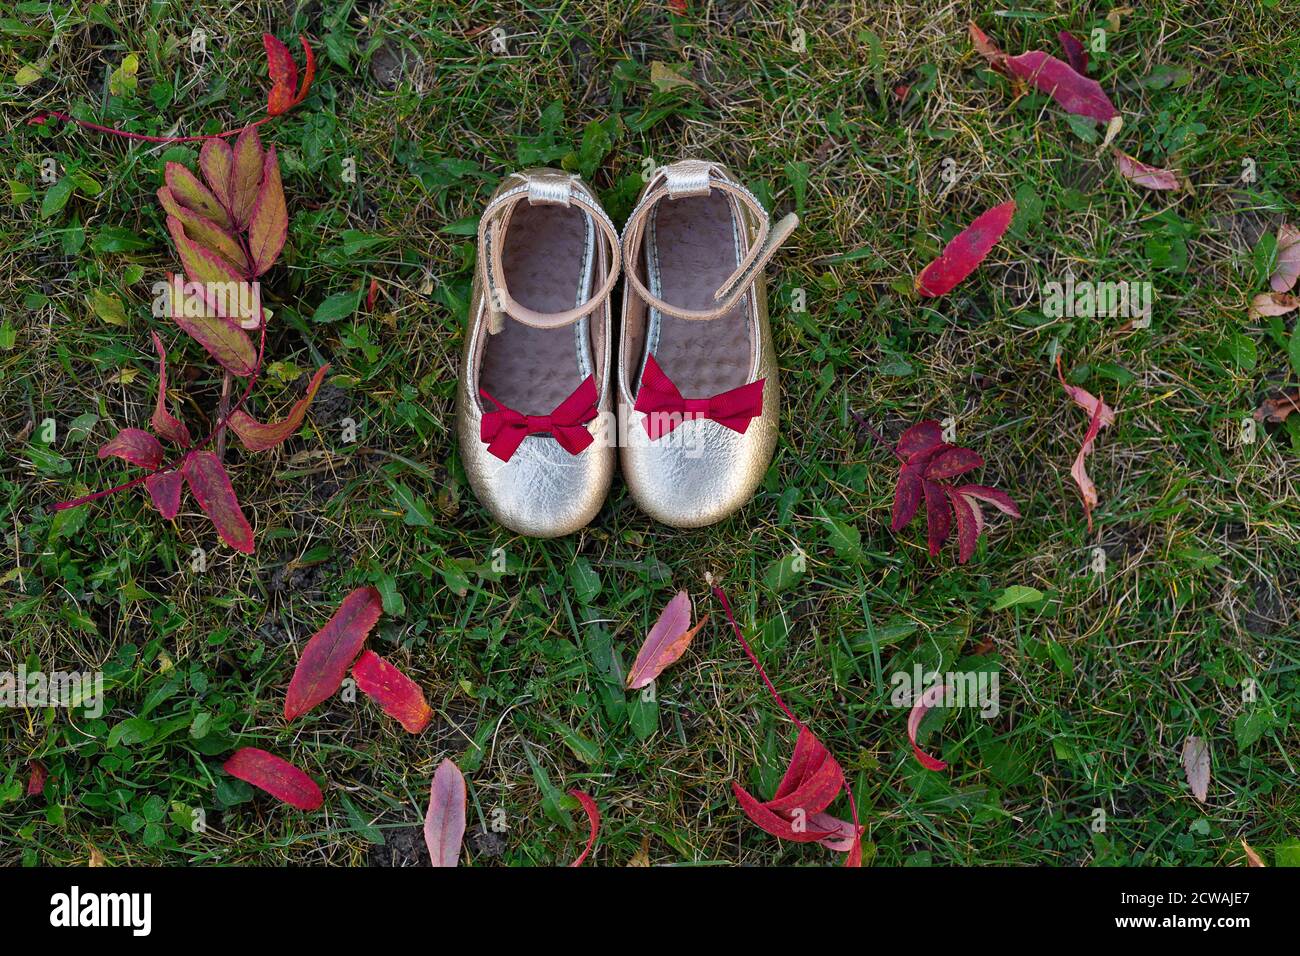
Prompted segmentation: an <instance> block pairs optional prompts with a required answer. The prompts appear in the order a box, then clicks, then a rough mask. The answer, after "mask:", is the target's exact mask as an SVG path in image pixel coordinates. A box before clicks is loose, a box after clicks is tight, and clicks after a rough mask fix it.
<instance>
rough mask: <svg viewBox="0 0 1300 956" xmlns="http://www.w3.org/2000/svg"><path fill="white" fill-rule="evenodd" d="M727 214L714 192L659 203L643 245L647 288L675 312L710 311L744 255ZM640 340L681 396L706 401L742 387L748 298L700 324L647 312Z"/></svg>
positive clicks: (747, 361)
mask: <svg viewBox="0 0 1300 956" xmlns="http://www.w3.org/2000/svg"><path fill="white" fill-rule="evenodd" d="M733 217H734V212H733V208H732V204H731V202H730V200H729V199H728V198H727V196H726V195H725V194H723V193H721V192H714V193H710V194H709V195H707V196H686V197H683V198H681V199H663V200H661V201H660V202H659V203H658V204H657V205H656V206H655V209H654V212H653V213H652V218H651V221H650V224H649V228H648V230H647V235H646V241H645V257H646V259H645V265H646V275H647V278H648V279H649V282H648V285H649V288H650V291H651V292H653V293H654V294H655V295H657V296H658V297H659V298H661V299H663V300H664V301H665V302H668V303H670V304H672V305H675V306H678V307H680V308H683V309H691V310H703V309H712V308H716V307H717V301H716V300H715V299H714V297H713V296H714V293H716V292H717V290H718V289H719V288H720V287H721V286H722V283H723V282H725V281H726V280H727V279H729V278H730V277H731V274H732V273H733V272H735V271H736V267H737V266H738V265H739V264H740V260H741V258H742V257H743V254H744V252H745V249H744V247H743V239H742V238H741V236H742V235H743V233H742V231H741V230H740V228H739V224H738V223H737V222H736V220H735V219H734V218H733ZM646 341H647V345H646V348H647V350H648V351H649V352H650V354H652V355H654V357H655V361H656V362H658V363H659V367H660V368H662V369H663V370H664V372H665V373H666V374H667V375H668V377H669V378H670V379H672V381H673V384H675V385H676V386H677V388H678V390H680V391H681V393H682V395H684V396H685V397H686V398H709V397H712V396H714V395H717V394H718V393H719V392H725V391H727V389H731V388H736V387H737V386H740V385H744V384H745V383H746V382H748V381H749V376H750V372H751V371H752V365H753V348H752V345H751V336H750V329H749V296H744V297H743V298H741V300H740V301H739V302H738V303H737V304H736V305H735V307H734V308H732V309H731V310H730V311H729V312H727V313H726V314H724V315H722V316H721V317H719V318H716V319H709V320H707V321H701V320H691V319H676V318H673V317H672V316H670V315H662V314H660V313H659V312H658V310H654V309H652V310H651V312H650V327H649V330H648V335H647V339H646ZM643 367H644V363H643Z"/></svg>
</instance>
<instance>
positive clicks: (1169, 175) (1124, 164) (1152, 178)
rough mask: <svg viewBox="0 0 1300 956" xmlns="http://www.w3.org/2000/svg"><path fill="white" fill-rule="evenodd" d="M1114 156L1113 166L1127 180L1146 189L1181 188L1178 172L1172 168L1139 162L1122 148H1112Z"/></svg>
mask: <svg viewBox="0 0 1300 956" xmlns="http://www.w3.org/2000/svg"><path fill="white" fill-rule="evenodd" d="M1112 152H1113V153H1114V156H1115V168H1116V169H1118V170H1119V174H1120V175H1121V176H1123V177H1124V178H1125V179H1127V180H1128V181H1129V182H1132V183H1135V184H1136V185H1138V186H1142V187H1144V188H1146V189H1154V190H1171V189H1172V190H1177V189H1181V188H1182V184H1181V183H1180V182H1179V181H1178V174H1177V173H1175V172H1174V171H1173V170H1172V169H1161V168H1160V167H1158V166H1148V165H1147V164H1146V163H1142V162H1139V161H1138V160H1136V159H1134V158H1133V157H1132V156H1130V155H1129V154H1128V153H1125V152H1123V151H1122V150H1119V149H1116V150H1112Z"/></svg>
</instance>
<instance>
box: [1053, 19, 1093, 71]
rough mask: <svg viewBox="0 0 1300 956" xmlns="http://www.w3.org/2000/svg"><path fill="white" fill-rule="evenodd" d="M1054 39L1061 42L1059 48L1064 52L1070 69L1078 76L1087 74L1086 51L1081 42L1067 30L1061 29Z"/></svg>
mask: <svg viewBox="0 0 1300 956" xmlns="http://www.w3.org/2000/svg"><path fill="white" fill-rule="evenodd" d="M1056 39H1057V40H1058V41H1059V42H1060V44H1061V50H1062V51H1063V52H1064V53H1065V58H1066V60H1068V61H1069V63H1070V69H1072V70H1074V72H1075V73H1078V74H1079V75H1080V76H1087V75H1088V51H1087V50H1085V49H1084V47H1083V44H1082V43H1080V42H1079V38H1078V37H1076V36H1075V35H1074V34H1073V33H1071V32H1070V31H1069V30H1062V31H1061V32H1060V33H1058V34H1057V35H1056Z"/></svg>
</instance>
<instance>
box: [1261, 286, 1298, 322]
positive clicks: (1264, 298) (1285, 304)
mask: <svg viewBox="0 0 1300 956" xmlns="http://www.w3.org/2000/svg"><path fill="white" fill-rule="evenodd" d="M1298 308H1300V296H1294V295H1292V294H1291V293H1289V292H1261V293H1260V294H1259V295H1257V296H1255V298H1253V299H1251V300H1250V317H1251V318H1252V319H1259V318H1263V317H1265V316H1274V315H1286V314H1287V313H1288V312H1294V311H1295V310H1296V309H1298Z"/></svg>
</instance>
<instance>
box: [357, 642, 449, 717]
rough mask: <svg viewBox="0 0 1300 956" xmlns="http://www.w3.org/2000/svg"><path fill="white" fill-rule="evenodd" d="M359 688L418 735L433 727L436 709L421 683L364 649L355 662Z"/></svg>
mask: <svg viewBox="0 0 1300 956" xmlns="http://www.w3.org/2000/svg"><path fill="white" fill-rule="evenodd" d="M352 676H353V677H354V678H355V679H356V682H357V689H358V690H360V691H361V692H362V693H363V694H366V695H367V696H369V697H373V698H374V699H375V700H376V701H377V702H378V703H379V706H380V707H381V708H383V711H384V713H385V714H387V715H388V716H389V717H392V718H393V719H394V720H396V721H398V722H399V723H400V724H401V725H402V726H403V727H405V728H406V730H407V732H408V733H412V734H418V733H419V732H420V731H422V730H424V728H425V727H428V726H429V721H430V720H432V719H433V711H432V710H430V709H429V705H428V704H427V703H426V702H425V700H424V691H422V690H420V685H419V684H417V683H416V682H415V681H413V680H411V678H409V677H407V676H406V675H405V674H403V673H402V672H401V671H400V670H398V669H397V668H396V667H394V666H393V665H392V664H390V663H388V661H386V660H384V659H383V658H382V657H380V656H379V655H378V654H376V653H375V652H374V651H363V652H362V653H361V656H360V657H359V658H357V662H356V663H355V664H353V665H352Z"/></svg>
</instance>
